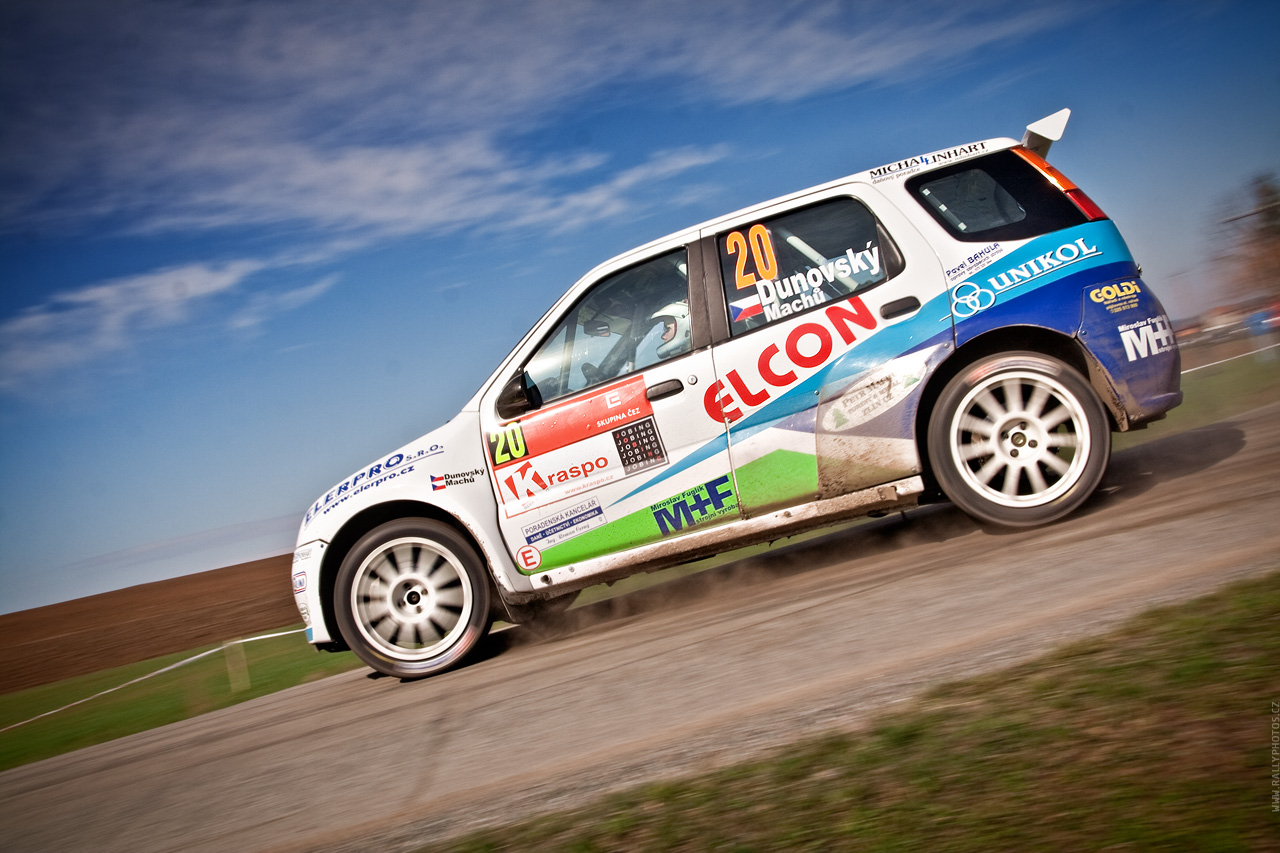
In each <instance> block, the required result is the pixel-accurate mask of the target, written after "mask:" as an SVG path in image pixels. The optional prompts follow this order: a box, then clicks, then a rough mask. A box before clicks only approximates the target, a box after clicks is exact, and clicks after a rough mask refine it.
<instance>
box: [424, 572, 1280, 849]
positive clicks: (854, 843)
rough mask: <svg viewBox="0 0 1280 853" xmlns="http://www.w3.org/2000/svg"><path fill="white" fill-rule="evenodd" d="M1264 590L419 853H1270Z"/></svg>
mask: <svg viewBox="0 0 1280 853" xmlns="http://www.w3.org/2000/svg"><path fill="white" fill-rule="evenodd" d="M1278 625H1280V572H1276V573H1273V574H1271V575H1269V576H1266V577H1263V578H1260V579H1254V580H1248V581H1244V582H1241V583H1237V584H1234V585H1231V586H1229V587H1227V588H1225V589H1223V590H1221V591H1219V592H1217V593H1215V594H1213V595H1210V596H1207V597H1205V598H1201V599H1199V600H1195V601H1191V602H1188V603H1184V604H1180V605H1177V606H1173V607H1166V608H1161V609H1158V610H1153V611H1149V612H1147V613H1145V614H1143V615H1141V616H1139V617H1136V618H1135V619H1133V620H1131V621H1130V622H1129V623H1128V624H1126V625H1125V626H1124V627H1123V628H1121V629H1119V630H1117V631H1116V632H1114V633H1111V634H1109V635H1105V636H1102V637H1098V638H1094V639H1090V640H1087V641H1083V642H1077V643H1075V644H1072V645H1069V646H1067V647H1064V648H1063V649H1061V650H1059V651H1057V652H1054V653H1050V654H1049V655H1046V656H1044V657H1042V658H1039V659H1037V660H1035V661H1032V662H1029V663H1027V664H1024V665H1020V666H1017V667H1014V668H1012V669H1008V670H1004V671H1001V672H997V673H993V674H991V675H988V676H984V677H978V678H973V679H968V680H965V681H961V682H956V683H952V684H948V685H945V686H942V687H940V688H937V689H935V690H933V691H931V692H929V693H928V694H926V695H925V696H924V697H922V698H921V699H920V700H918V701H917V702H916V703H915V704H914V707H913V708H912V709H911V710H907V711H902V712H896V713H893V714H888V715H885V716H882V717H880V718H878V719H877V720H876V721H875V722H874V723H873V724H872V725H871V726H870V727H869V728H868V729H867V730H865V731H862V732H859V733H853V734H846V733H839V734H831V735H829V736H827V737H822V738H817V739H811V740H806V741H802V742H799V743H797V744H794V745H792V746H789V747H787V748H785V749H783V750H781V751H779V752H777V753H775V754H773V755H771V756H770V757H768V758H766V759H764V760H760V761H755V762H751V763H747V764H742V765H740V766H735V767H730V768H727V769H724V770H720V771H718V772H714V773H710V774H708V775H704V776H701V777H697V778H693V779H688V780H680V781H668V782H662V783H657V784H651V785H647V786H644V787H641V788H638V789H635V790H632V791H629V792H626V793H622V794H617V795H614V796H609V797H606V798H603V799H601V800H600V801H599V802H596V803H594V804H592V805H589V806H587V807H585V808H583V809H581V810H577V811H573V812H566V813H561V814H552V815H548V816H544V817H541V818H538V819H535V820H531V821H528V822H523V823H518V824H514V825H511V826H507V827H502V828H497V829H492V830H488V831H483V832H479V833H475V834H471V835H467V836H465V837H462V838H456V839H453V840H450V841H449V842H448V843H446V844H441V845H434V846H427V847H423V848H422V853H432V851H443V850H450V851H465V853H492V851H500V850H550V851H573V853H594V852H595V851H623V850H625V851H692V850H727V851H749V850H788V851H804V850H813V851H819V850H821V851H840V850H859V851H864V850H871V851H916V850H931V851H1003V850H1008V851H1026V850H1101V849H1109V850H1135V851H1136V850H1206V851H1210V850H1213V851H1234V850H1253V851H1256V850H1277V849H1280V813H1277V811H1273V805H1272V803H1273V799H1272V798H1273V791H1274V790H1276V789H1275V788H1273V783H1272V773H1273V771H1274V770H1275V766H1273V764H1272V757H1271V746H1272V744H1271V738H1272V731H1273V729H1272V726H1273V720H1275V719H1280V718H1278V717H1276V706H1275V705H1274V704H1273V703H1276V702H1280V631H1278V630H1277V626H1278Z"/></svg>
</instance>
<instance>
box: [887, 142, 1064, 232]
mask: <svg viewBox="0 0 1280 853" xmlns="http://www.w3.org/2000/svg"><path fill="white" fill-rule="evenodd" d="M907 191H908V192H910V193H911V195H912V196H914V197H915V199H916V201H918V202H919V203H920V204H921V206H923V207H924V209H925V210H927V211H929V213H930V215H932V216H933V218H934V219H935V220H937V222H938V224H940V225H941V226H942V227H943V228H945V229H946V230H947V231H948V232H949V233H950V234H951V236H953V237H955V238H956V239H957V240H963V241H965V242H987V241H994V240H1028V239H1030V238H1032V237H1039V236H1040V235H1041V234H1048V233H1049V232H1050V231H1057V230H1059V229H1062V228H1070V227H1071V226H1073V225H1080V224H1081V223H1083V222H1085V221H1087V220H1086V218H1085V215H1084V214H1083V213H1081V212H1080V209H1079V208H1078V207H1076V206H1075V204H1074V203H1073V202H1072V201H1071V199H1070V198H1068V197H1067V195H1066V194H1065V193H1063V192H1062V191H1061V190H1060V189H1058V188H1057V187H1055V186H1054V185H1053V184H1052V183H1050V182H1049V180H1048V179H1047V178H1046V177H1045V176H1044V175H1043V174H1042V173H1041V172H1040V171H1039V170H1037V169H1036V168H1035V167H1034V166H1032V165H1031V164H1030V163H1028V162H1027V161H1026V160H1024V159H1022V158H1021V157H1019V156H1018V155H1017V154H1015V153H1014V152H1012V151H1008V150H1006V151H997V152H996V153H994V154H990V155H988V156H986V157H981V158H979V159H977V160H966V161H964V162H963V163H957V164H955V165H954V166H947V167H945V168H942V169H936V170H934V171H931V172H925V173H924V174H922V175H917V176H916V177H914V178H912V179H910V180H908V181H907Z"/></svg>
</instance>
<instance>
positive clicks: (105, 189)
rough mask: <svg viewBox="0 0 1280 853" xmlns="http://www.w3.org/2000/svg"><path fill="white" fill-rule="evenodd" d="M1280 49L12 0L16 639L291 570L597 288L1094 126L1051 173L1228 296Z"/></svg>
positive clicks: (7, 202) (814, 10)
mask: <svg viewBox="0 0 1280 853" xmlns="http://www.w3.org/2000/svg"><path fill="white" fill-rule="evenodd" d="M1278 37H1280V11H1277V9H1276V7H1275V5H1274V4H1269V3H1228V2H1203V3H1194V4H1193V3H1177V2H1130V3H1125V2H1101V3H1094V2H1070V3H1060V4H1057V3H1050V4H1037V3H1027V2H1025V0H1023V2H1011V3H1010V2H967V3H955V2H907V3H903V2H879V0H872V1H871V2H847V3H829V2H803V3H788V2H779V0H773V2H763V3H757V2H702V3H696V4H695V3H687V2H652V3H650V2H636V3H628V4H620V3H614V2H594V0H554V2H526V3H517V2H510V3H487V2H472V3H452V2H450V3H437V2H416V3H415V2H383V3H372V2H367V3H350V2H319V0H316V1H314V2H312V1H310V0H309V2H270V0H255V2H244V3H232V2H228V3H181V2H173V1H172V0H170V2H152V3H148V2H133V0H115V2H112V3H100V2H95V0H86V2H81V3H77V2H63V0H35V2H26V0H6V2H5V3H4V5H3V6H0V116H3V119H0V477H2V479H0V483H2V484H3V485H2V487H0V488H2V491H0V542H2V543H3V547H2V548H0V589H3V590H4V591H3V593H0V612H5V611H12V610H17V609H22V608H27V607H32V606H37V605H41V604H47V603H52V602H55V601H59V600H64V599H70V598H76V597H80V596H83V595H89V594H93V593H96V592H101V591H104V590H107V589H113V588H118V587H122V586H128V585H131V584H135V583H140V582H145V581H149V580H156V579H159V578H163V577H174V576H178V575H182V574H187V573H191V572H196V571H204V570H207V569H212V568H218V567H221V566H224V565H230V564H233V563H236V562H241V561H244V560H249V559H255V558H258V557H262V556H267V555H270V554H277V553H282V552H285V551H288V550H289V549H290V548H291V546H292V543H293V537H294V535H295V533H296V530H297V524H298V521H299V520H300V518H301V515H302V513H303V512H305V510H306V508H307V506H308V505H309V503H310V502H311V501H312V500H313V499H314V498H315V496H316V495H317V494H319V493H320V492H322V491H323V490H324V489H326V488H327V487H329V486H330V485H332V484H333V483H334V482H336V481H338V480H340V479H341V478H342V477H344V476H345V475H347V474H348V473H350V472H351V471H352V470H354V469H355V468H356V467H358V466H359V465H361V464H363V463H365V462H366V461H368V460H370V459H372V458H373V457H375V456H377V455H378V454H379V453H383V452H385V451H387V450H390V449H393V448H394V447H397V446H399V445H401V444H402V443H404V442H406V441H408V440H410V439H412V438H414V437H416V436H418V435H420V434H422V433H424V432H426V431H427V430H429V429H431V428H434V427H435V426H438V425H439V424H441V423H443V422H444V421H445V420H447V419H448V418H449V417H450V416H452V414H453V413H454V412H456V411H457V409H458V408H459V407H460V406H461V405H462V403H463V402H465V401H466V399H468V398H469V397H470V395H471V394H472V393H473V392H474V390H475V389H476V388H477V387H478V385H479V384H480V383H481V382H482V381H483V380H484V379H485V378H486V377H487V376H488V374H489V373H490V371H491V370H492V369H493V368H494V366H495V365H496V364H497V363H498V361H499V360H500V359H501V358H502V356H503V355H504V354H505V353H506V351H507V350H508V349H509V348H510V347H511V346H512V345H513V344H514V343H515V342H516V340H518V338H519V337H520V336H521V334H522V333H523V332H524V331H525V330H526V329H527V328H528V327H529V326H530V325H531V324H532V323H533V322H534V321H535V320H536V319H537V317H538V316H540V315H541V313H542V312H543V311H544V310H545V308H546V307H547V306H548V305H550V303H551V302H552V301H553V300H554V299H555V298H556V297H557V296H559V295H560V294H561V293H562V292H563V291H564V290H565V289H567V287H568V286H569V285H570V284H571V283H572V282H573V281H574V280H576V279H577V278H578V277H579V276H580V275H582V274H583V273H584V272H586V271H587V270H588V269H589V268H590V267H592V266H594V265H595V264H596V263H598V262H600V261H603V260H605V259H607V258H608V257H610V256H612V255H614V254H617V253H618V252H621V251H624V250H626V249H628V248H631V247H633V246H635V245H638V244H640V243H644V242H647V241H649V240H651V239H654V238H657V237H660V236H662V235H664V234H666V233H669V232H671V231H674V230H676V229H678V228H682V227H685V226H688V225H692V224H695V223H697V222H698V221H701V220H703V219H707V218H710V217H712V216H716V215H719V214H722V213H726V212H728V211H730V210H733V209H736V208H738V207H741V206H743V205H746V204H750V203H753V202H757V201H761V200H764V199H767V198H770V197H773V196H776V195H779V194H782V193H785V192H790V191H792V190H797V189H801V188H804V187H806V186H809V185H812V184H815V183H819V182H822V181H827V180H830V179H833V178H837V177H840V176H842V175H845V174H849V173H851V172H855V171H860V170H863V169H866V168H870V167H873V166H877V165H880V164H882V163H885V162H889V161H893V160H898V159H901V158H903V157H906V156H910V155H912V154H916V153H920V152H924V151H929V150H935V149H939V148H943V147H946V146H950V145H955V144H960V143H964V142H970V141H974V140H977V139H984V138H989V137H993V136H1014V137H1019V136H1020V135H1021V132H1022V129H1023V127H1024V126H1025V125H1026V123H1028V122H1030V121H1033V120H1035V119H1038V118H1040V117H1042V116H1045V115H1048V114H1049V113H1052V112H1055V111H1057V110H1059V109H1061V108H1062V107H1070V108H1071V109H1072V111H1073V115H1072V120H1071V124H1070V125H1069V127H1068V129H1067V133H1066V136H1065V138H1064V139H1063V140H1062V141H1061V142H1060V143H1058V144H1057V145H1056V146H1055V147H1054V150H1053V152H1052V156H1051V158H1050V159H1051V160H1052V161H1053V162H1054V163H1055V164H1056V165H1058V166H1059V168H1061V169H1062V170H1063V171H1065V172H1066V173H1067V174H1068V175H1069V176H1070V177H1071V178H1072V179H1074V180H1075V181H1076V182H1077V183H1079V184H1080V185H1081V186H1083V187H1084V188H1085V189H1086V191H1087V192H1088V193H1089V194H1090V195H1091V196H1092V197H1093V198H1094V199H1095V200H1096V201H1097V202H1098V203H1099V204H1100V205H1101V206H1102V208H1103V209H1104V210H1106V211H1107V212H1108V214H1110V215H1111V216H1112V217H1113V218H1114V219H1115V220H1116V221H1117V222H1118V224H1119V225H1120V227H1121V230H1122V231H1123V233H1124V234H1125V235H1126V237H1127V238H1128V241H1129V244H1130V247H1131V248H1132V249H1133V251H1134V254H1135V255H1136V256H1137V258H1138V259H1139V262H1140V263H1142V264H1143V266H1144V269H1145V277H1146V280H1147V281H1148V282H1149V283H1150V284H1151V285H1152V286H1153V287H1154V288H1155V289H1156V291H1157V292H1158V293H1159V294H1160V295H1161V297H1162V298H1163V299H1164V301H1165V304H1166V307H1167V308H1168V309H1169V310H1170V313H1172V314H1174V315H1175V316H1179V317H1182V316H1187V315H1190V314H1192V313H1195V312H1197V311H1200V310H1203V309H1204V308H1206V307H1209V306H1212V305H1214V304H1216V303H1217V302H1218V301H1220V299H1221V297H1220V295H1219V292H1218V291H1217V284H1218V281H1219V279H1220V263H1215V259H1216V258H1218V257H1219V256H1220V254H1221V250H1222V248H1223V246H1222V243H1221V239H1222V238H1221V229H1220V228H1219V226H1217V225H1216V224H1215V222H1216V221H1217V220H1218V219H1221V218H1222V216H1223V212H1224V210H1228V211H1229V209H1230V208H1231V205H1232V204H1233V203H1235V202H1236V201H1237V200H1238V199H1239V196H1240V194H1241V188H1242V187H1243V186H1244V185H1245V184H1246V183H1247V182H1248V180H1249V179H1250V178H1252V177H1253V176H1255V175H1257V174H1261V173H1265V172H1276V171H1280V166H1278V162H1280V157H1278V156H1277V151H1278V150H1280V145H1277V138H1278V137H1280V61H1278V60H1277V59H1276V58H1275V49H1274V44H1275V42H1276V40H1277V38H1278ZM1229 212H1230V211H1229ZM287 582H288V581H287V578H284V577H282V578H281V583H282V584H285V583H287Z"/></svg>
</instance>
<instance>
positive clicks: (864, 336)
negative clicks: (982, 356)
mask: <svg viewBox="0 0 1280 853" xmlns="http://www.w3.org/2000/svg"><path fill="white" fill-rule="evenodd" d="M703 237H704V243H703V247H704V252H706V253H707V254H708V255H710V256H711V257H709V258H708V260H707V261H706V264H707V266H708V268H709V275H712V276H715V277H718V278H719V287H718V288H717V289H716V291H715V294H714V295H715V296H719V297H720V301H719V302H716V303H715V304H716V305H717V307H718V308H722V309H723V311H722V313H721V314H720V315H715V316H716V320H717V322H718V325H719V328H718V329H716V330H715V332H714V336H715V338H716V345H715V347H714V361H715V371H716V382H715V384H714V385H713V386H711V387H710V388H708V390H707V391H706V392H705V394H704V398H703V414H704V416H705V417H706V419H707V420H715V421H719V422H721V423H723V424H725V426H726V429H727V430H728V435H729V447H730V451H729V452H730V457H731V460H732V464H733V470H734V479H735V489H736V491H737V495H738V502H739V506H740V508H741V511H742V512H743V514H744V515H746V516H753V515H758V514H761V513H763V512H768V511H773V510H776V509H779V508H783V507H786V506H791V505H796V504H801V503H805V502H808V501H811V500H814V499H816V498H829V497H834V496H837V495H840V494H845V493H848V492H852V491H857V490H859V489H862V488H866V487H869V486H873V485H878V484H881V483H887V482H891V481H893V480H895V479H900V478H903V477H907V476H911V475H912V474H916V473H918V472H919V471H920V470H921V466H920V460H919V455H918V453H917V450H916V446H915V442H914V429H913V424H914V414H915V411H916V408H917V406H918V403H919V399H918V398H919V393H918V392H919V391H920V389H921V388H922V386H923V381H922V380H923V379H924V377H925V376H926V375H927V373H928V371H929V370H930V369H931V368H932V366H933V365H935V364H936V363H937V362H938V361H939V360H940V359H941V358H942V357H943V355H944V354H945V351H946V350H947V349H949V348H950V347H951V345H952V323H951V316H950V310H949V306H948V305H947V304H946V288H945V282H944V278H943V276H942V271H941V267H940V264H939V262H938V260H937V258H936V256H935V255H934V253H933V252H932V251H930V250H929V247H928V245H927V244H926V243H925V241H924V239H923V238H922V237H921V236H920V234H919V233H918V232H917V231H916V229H915V228H914V227H913V226H912V225H911V224H910V223H909V222H908V221H907V219H906V217H904V216H903V215H902V214H901V213H900V212H899V211H898V210H897V208H896V207H894V206H893V205H892V204H890V203H889V202H888V201H887V200H886V199H885V198H884V197H883V196H882V195H881V194H880V193H879V192H878V191H877V190H876V189H875V188H873V187H870V186H868V185H863V184H854V185H848V186H845V187H842V188H839V189H832V190H827V191H824V192H822V193H816V194H814V195H812V196H810V197H806V198H804V199H802V200H798V201H791V202H789V203H788V204H787V205H785V206H781V205H780V206H775V207H773V208H770V209H766V210H764V211H758V212H756V213H753V214H751V215H750V216H749V217H746V218H739V219H736V220H727V221H724V222H721V223H717V224H716V225H715V226H714V227H711V228H708V229H706V230H704V232H703Z"/></svg>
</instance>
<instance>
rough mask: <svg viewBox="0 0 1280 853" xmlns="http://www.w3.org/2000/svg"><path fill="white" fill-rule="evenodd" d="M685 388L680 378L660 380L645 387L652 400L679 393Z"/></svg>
mask: <svg viewBox="0 0 1280 853" xmlns="http://www.w3.org/2000/svg"><path fill="white" fill-rule="evenodd" d="M683 390H684V385H683V384H681V382H680V380H679V379H668V380H667V381H666V382H659V383H658V384H657V385H652V386H650V387H649V388H647V389H645V392H644V395H645V397H647V398H648V399H650V400H661V399H662V398H663V397H670V396H671V395H672V394H679V393H680V392H681V391H683Z"/></svg>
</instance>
